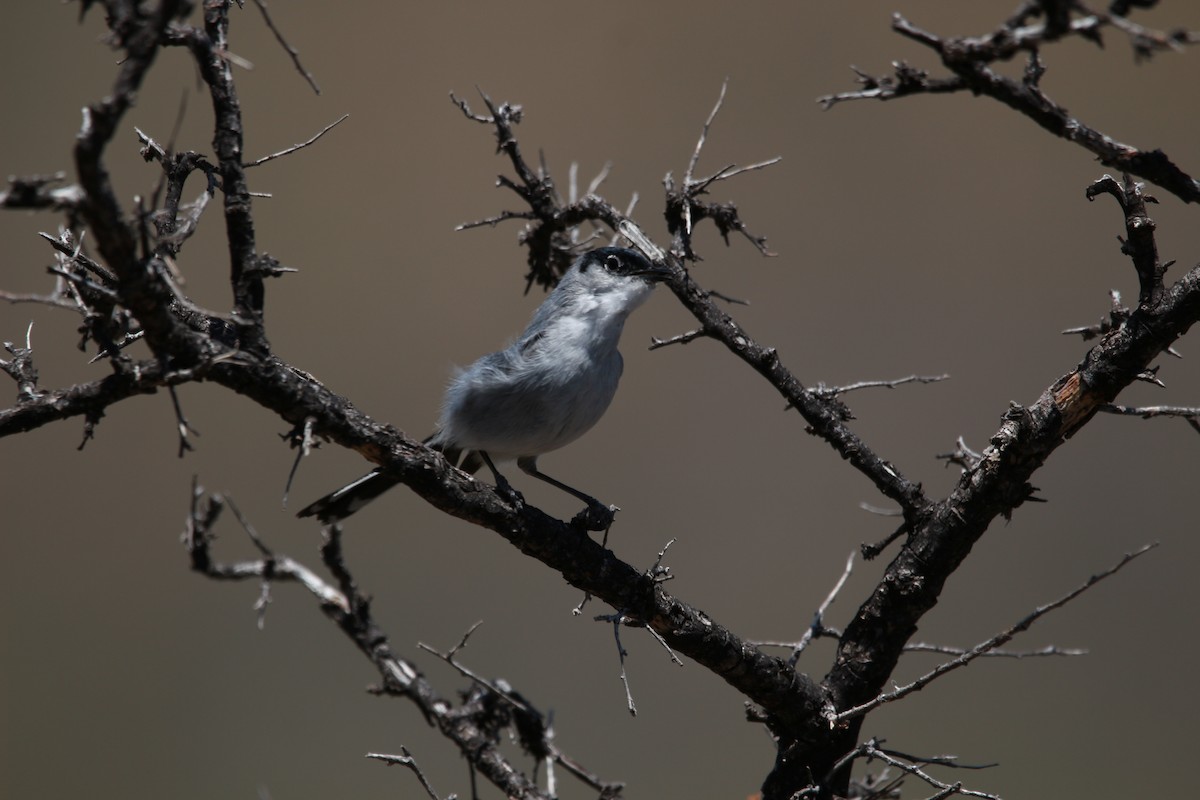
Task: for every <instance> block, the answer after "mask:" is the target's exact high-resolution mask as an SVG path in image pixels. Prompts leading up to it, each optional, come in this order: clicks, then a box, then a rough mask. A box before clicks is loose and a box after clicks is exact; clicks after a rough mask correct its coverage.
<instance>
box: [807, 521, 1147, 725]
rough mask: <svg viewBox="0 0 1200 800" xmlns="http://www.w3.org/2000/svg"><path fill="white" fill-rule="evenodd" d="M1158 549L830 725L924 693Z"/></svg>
mask: <svg viewBox="0 0 1200 800" xmlns="http://www.w3.org/2000/svg"><path fill="white" fill-rule="evenodd" d="M1155 547H1158V543H1157V542H1154V543H1151V544H1148V545H1145V546H1144V547H1142V548H1140V549H1138V550H1135V551H1134V552H1132V553H1126V554H1125V556H1124V557H1123V558H1122V559H1121V560H1120V561H1118V562H1117V563H1116V564H1115V565H1113V566H1111V567H1109V568H1108V569H1106V570H1104V571H1103V572H1100V573H1097V574H1095V575H1093V576H1092V577H1090V578H1088V579H1087V581H1085V582H1084V583H1083V584H1082V585H1080V586H1078V587H1076V588H1075V589H1073V590H1071V591H1070V592H1068V593H1067V594H1065V595H1063V596H1062V597H1060V598H1059V599H1057V600H1055V601H1054V602H1052V603H1048V604H1046V605H1044V606H1039V607H1038V608H1036V609H1034V610H1033V612H1032V613H1030V614H1028V615H1027V616H1025V617H1024V618H1022V619H1021V620H1020V621H1018V622H1017V623H1016V624H1015V625H1013V626H1012V627H1010V628H1008V629H1007V630H1005V631H1003V632H1002V633H999V634H997V635H995V636H993V637H992V638H990V639H988V640H987V641H985V642H981V643H979V644H977V645H975V647H972V648H971V649H970V650H968V651H966V652H965V653H963V655H961V656H959V657H958V658H956V659H954V660H952V661H947V662H945V663H943V664H939V665H938V666H937V667H936V668H934V669H933V670H931V671H930V672H927V673H925V674H924V675H922V676H921V677H919V678H917V679H916V680H915V681H913V682H912V683H910V684H907V685H905V686H901V687H899V688H897V689H895V690H894V691H891V692H885V693H884V694H881V695H878V696H877V697H875V698H874V699H873V700H870V701H868V702H866V703H863V704H862V705H858V706H854V707H853V708H848V709H846V710H845V711H841V712H839V713H836V714H831V715H830V717H829V720H830V724H838V723H842V722H844V721H846V720H849V719H852V718H854V717H861V716H863V715H864V714H866V713H868V712H869V711H872V710H874V709H876V708H878V707H879V706H881V705H883V704H884V703H891V702H893V701H896V700H899V699H901V698H903V697H907V696H908V695H910V694H912V693H913V692H918V691H920V690H921V689H923V688H925V687H926V686H927V685H929V683H931V682H932V681H934V680H936V679H937V678H940V677H941V676H942V675H945V674H946V673H947V672H950V671H951V670H955V669H958V668H959V667H965V666H966V665H967V664H969V663H971V662H972V661H974V660H975V659H976V658H978V657H979V656H981V655H983V654H984V653H986V652H988V651H991V650H995V649H996V648H997V647H999V646H1000V645H1002V644H1004V643H1006V642H1008V641H1010V640H1011V639H1012V638H1013V637H1015V636H1016V635H1017V634H1019V633H1022V632H1024V631H1026V630H1028V629H1029V627H1030V626H1031V625H1032V624H1033V623H1035V622H1037V621H1038V620H1039V619H1040V618H1042V617H1043V616H1045V615H1046V614H1048V613H1050V612H1051V611H1054V610H1056V609H1059V608H1061V607H1063V606H1064V605H1066V604H1067V603H1069V602H1071V601H1072V600H1074V599H1075V598H1076V597H1078V596H1079V595H1081V594H1083V593H1084V592H1086V591H1087V590H1088V589H1090V588H1092V587H1093V586H1095V585H1096V584H1097V583H1099V582H1100V581H1102V580H1104V579H1105V578H1107V577H1109V576H1111V575H1113V574H1114V573H1116V572H1117V571H1118V570H1120V569H1121V568H1122V567H1124V566H1125V565H1126V564H1128V563H1129V562H1130V561H1133V560H1134V559H1135V558H1137V557H1138V556H1140V555H1143V554H1144V553H1147V552H1149V551H1150V550H1153V549H1154V548H1155Z"/></svg>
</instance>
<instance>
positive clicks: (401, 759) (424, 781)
mask: <svg viewBox="0 0 1200 800" xmlns="http://www.w3.org/2000/svg"><path fill="white" fill-rule="evenodd" d="M255 2H258V0H255ZM400 752H401V753H403V754H404V755H400V756H390V755H386V754H384V753H367V755H366V757H367V758H374V759H377V760H379V761H382V762H383V763H385V764H387V765H388V766H389V767H390V766H393V765H395V764H399V765H400V766H402V767H408V768H409V769H411V770H412V771H413V772H414V773H415V774H416V776H417V780H419V781H420V782H421V786H423V787H424V788H425V793H426V794H428V795H429V796H430V797H432V798H433V800H441V798H439V797H438V794H437V792H435V791H434V790H433V786H432V785H431V784H430V783H429V779H428V778H426V777H425V773H424V772H422V771H421V768H420V767H419V766H417V761H416V759H414V758H413V757H412V754H411V753H409V752H408V748H407V747H404V746H403V745H401V747H400ZM455 797H457V795H453V794H452V795H448V796H447V798H446V800H454V798H455Z"/></svg>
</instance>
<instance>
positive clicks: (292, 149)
mask: <svg viewBox="0 0 1200 800" xmlns="http://www.w3.org/2000/svg"><path fill="white" fill-rule="evenodd" d="M254 2H256V3H259V4H260V6H261V0H254ZM318 94H319V92H318ZM348 119H350V115H349V114H342V115H341V116H340V117H338V118H337V119H336V120H334V121H333V122H331V123H329V124H328V125H326V126H325V127H324V128H322V129H321V130H320V131H318V132H317V134H316V135H315V136H313V137H312V138H311V139H308V140H307V141H304V142H301V143H300V144H294V145H292V146H291V147H288V148H285V149H283V150H280V151H279V152H278V153H271V155H269V156H263V157H262V158H259V159H255V160H254V161H251V162H250V163H248V164H246V165H245V166H246V169H250V168H251V167H257V166H259V165H260V164H265V163H267V162H268V161H273V160H275V159H276V158H281V157H283V156H286V155H288V154H290V153H294V152H296V151H297V150H303V149H304V148H305V147H308V146H309V145H311V144H313V143H314V142H316V141H317V140H318V139H320V138H321V137H322V136H324V135H325V134H327V133H329V132H330V131H331V130H333V129H334V128H336V127H337V126H338V125H341V124H342V123H343V122H345V121H346V120H348Z"/></svg>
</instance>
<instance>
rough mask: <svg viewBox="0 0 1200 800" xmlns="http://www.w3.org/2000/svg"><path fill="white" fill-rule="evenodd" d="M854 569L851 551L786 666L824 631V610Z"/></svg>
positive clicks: (795, 662)
mask: <svg viewBox="0 0 1200 800" xmlns="http://www.w3.org/2000/svg"><path fill="white" fill-rule="evenodd" d="M853 571H854V553H853V551H851V553H850V555H849V556H848V557H847V558H846V568H845V569H844V570H842V577H840V578H838V581H837V583H835V584H834V585H833V589H831V590H830V592H829V594H828V595H826V596H825V600H824V601H823V602H822V603H821V605H820V606H818V607H817V612H816V613H815V614H813V620H812V624H810V625H809V626H808V630H806V631H804V635H803V636H801V637H800V641H799V642H797V643H796V645H795V647H793V648H792V655H791V658H789V659H788V666H789V667H793V668H794V667H795V666H796V664H797V663H798V662H799V661H800V654H801V653H803V652H804V649H805V648H806V647H808V645H809V643H810V642H812V640H813V638H814V637H817V636H820V635H821V634H822V633H823V632H824V631H825V612H826V611H828V610H829V607H830V606H831V605H833V601H834V600H836V599H837V596H838V592H840V591H842V587H843V586H845V585H846V581H847V579H849V577H850V573H851V572H853Z"/></svg>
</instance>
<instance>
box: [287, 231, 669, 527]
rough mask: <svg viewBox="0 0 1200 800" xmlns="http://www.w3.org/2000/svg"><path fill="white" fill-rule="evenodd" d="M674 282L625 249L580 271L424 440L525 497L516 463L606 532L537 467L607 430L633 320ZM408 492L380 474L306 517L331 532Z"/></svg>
mask: <svg viewBox="0 0 1200 800" xmlns="http://www.w3.org/2000/svg"><path fill="white" fill-rule="evenodd" d="M669 275H670V271H669V270H667V269H666V268H665V267H661V266H657V265H655V264H652V263H651V262H650V261H648V260H647V259H646V258H645V257H644V256H642V254H641V253H638V252H637V251H635V250H630V249H627V248H623V247H601V248H599V249H597V250H592V251H591V252H588V253H584V254H583V255H582V256H580V257H579V259H578V260H576V261H575V263H574V264H572V265H571V268H570V269H568V270H567V272H566V274H564V275H563V276H562V279H561V280H560V281H559V282H558V286H557V287H555V289H554V291H552V292H551V293H550V294H549V296H547V297H546V299H545V301H543V302H542V304H541V306H539V307H538V310H537V311H535V312H534V314H533V319H532V320H530V322H529V326H528V327H527V328H526V329H525V332H524V333H522V334H521V335H520V336H519V337H518V338H517V340H516V341H515V342H513V343H512V344H511V345H509V346H508V347H507V348H505V349H504V350H501V351H499V352H497V353H490V354H488V355H486V356H484V357H483V358H481V359H479V360H478V361H476V362H475V363H474V364H472V365H471V366H469V367H467V368H466V369H464V370H461V371H460V372H459V373H458V374H457V375H456V376H455V377H454V379H453V380H452V381H451V382H450V385H449V386H448V387H447V388H446V396H445V398H444V399H443V401H442V415H441V420H440V421H439V423H438V430H437V432H436V433H434V434H433V435H432V436H430V437H429V438H428V439H426V440H425V443H426V444H427V445H429V446H430V447H432V448H435V449H437V450H440V451H442V452H443V453H444V454H445V455H446V458H447V460H449V461H450V463H451V464H454V465H456V466H457V465H458V462H459V459H460V457H462V456H463V455H464V454H465V455H466V458H465V459H463V462H462V469H463V470H465V471H466V472H469V473H472V474H474V473H475V472H476V471H477V470H478V469H479V468H480V467H481V466H482V465H483V464H487V465H488V467H489V468H490V469H491V471H492V474H493V475H494V476H495V478H496V488H497V489H498V490H499V491H500V492H501V493H502V494H503V495H504V496H505V498H506V499H507V500H509V501H511V502H520V501H521V498H520V495H519V494H518V493H517V492H516V491H515V490H514V489H513V488H512V487H511V486H510V485H509V483H508V481H507V480H505V478H504V476H503V475H501V474H500V473H499V471H497V469H496V465H495V462H496V461H508V460H511V459H516V461H517V466H518V467H520V468H521V470H522V471H524V472H525V473H527V474H529V475H532V476H533V477H535V478H538V479H540V480H543V481H545V482H547V483H549V484H551V485H553V486H557V487H558V488H559V489H562V490H563V491H564V492H567V493H569V494H572V495H574V496H575V497H577V498H579V499H580V500H582V501H583V502H585V503H587V505H588V508H587V509H586V510H585V511H584V512H582V514H581V515H582V517H583V519H584V521H585V524H588V525H589V526H590V527H594V528H597V529H601V528H604V527H607V525H606V522H607V523H611V522H612V511H611V510H610V509H609V508H608V507H607V506H604V505H603V504H601V503H600V502H599V501H598V500H596V499H595V498H594V497H591V496H589V495H586V494H584V493H583V492H581V491H579V490H578V489H573V488H571V487H570V486H567V485H566V484H565V483H562V482H560V481H557V480H555V479H554V478H551V477H550V476H549V475H546V474H545V473H543V472H541V471H539V470H538V468H537V459H538V456H540V455H541V454H542V453H548V452H550V451H551V450H557V449H558V448H560V447H562V446H564V445H567V444H570V443H571V442H573V441H575V440H576V439H578V438H579V437H580V436H582V435H583V434H584V433H586V432H587V431H588V430H590V429H591V427H592V426H593V425H595V424H596V423H597V422H599V421H600V418H601V417H602V416H604V412H605V411H607V410H608V405H609V403H610V402H612V399H613V395H614V394H616V391H617V382H618V381H619V380H620V378H621V370H622V367H623V361H622V359H621V354H620V353H619V352H618V351H617V344H618V342H619V341H620V339H621V331H622V330H623V329H624V327H625V320H626V319H627V318H628V317H629V315H630V313H632V312H633V310H634V309H635V308H637V307H638V306H640V305H641V304H642V303H644V302H645V301H646V298H648V297H649V296H650V292H652V291H653V290H654V284H655V283H656V282H658V281H661V280H664V279H665V278H666V277H668V276H669ZM397 483H399V479H398V478H396V477H395V476H393V475H391V474H389V473H388V472H387V471H386V470H384V469H382V468H380V469H377V470H375V471H374V472H371V473H368V474H367V475H364V476H363V477H361V478H359V479H358V480H356V481H354V483H351V484H349V485H347V486H343V487H342V488H341V489H338V490H337V491H336V492H332V493H330V494H328V495H326V496H325V497H322V498H321V499H320V500H318V501H316V502H315V503H313V504H311V505H309V506H307V507H305V508H304V509H303V510H301V511H300V512H299V514H297V516H301V517H313V516H315V517H317V518H318V519H320V520H321V521H322V522H324V523H326V524H329V523H333V522H337V521H339V520H342V519H345V518H346V517H348V516H350V515H351V514H353V513H354V512H355V511H358V510H359V509H360V508H362V507H363V506H365V505H366V504H367V503H369V502H371V501H372V500H374V499H375V498H376V497H378V496H379V495H380V494H382V493H383V492H385V491H387V490H388V489H390V488H391V487H393V486H395V485H396V484H397Z"/></svg>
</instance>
